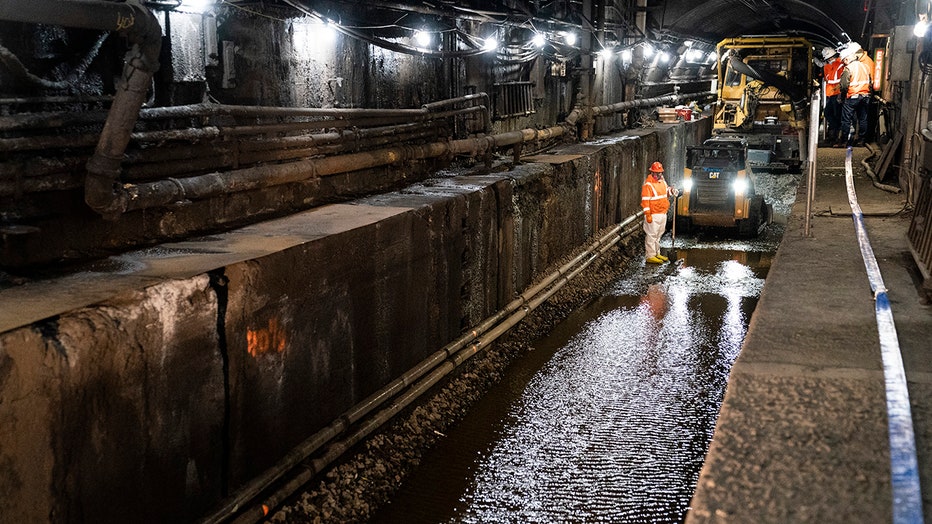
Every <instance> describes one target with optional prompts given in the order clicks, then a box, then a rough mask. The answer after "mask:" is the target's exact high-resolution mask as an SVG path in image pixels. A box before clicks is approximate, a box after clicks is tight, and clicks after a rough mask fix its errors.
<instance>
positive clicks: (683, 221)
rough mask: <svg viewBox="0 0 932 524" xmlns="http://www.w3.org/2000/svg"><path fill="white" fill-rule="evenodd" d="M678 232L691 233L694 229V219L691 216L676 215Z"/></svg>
mask: <svg viewBox="0 0 932 524" xmlns="http://www.w3.org/2000/svg"><path fill="white" fill-rule="evenodd" d="M675 220H676V232H677V233H690V232H692V229H693V221H692V219H691V218H689V217H680V216H678V217H676V218H675Z"/></svg>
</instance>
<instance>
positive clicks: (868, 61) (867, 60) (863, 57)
mask: <svg viewBox="0 0 932 524" xmlns="http://www.w3.org/2000/svg"><path fill="white" fill-rule="evenodd" d="M858 62H861V63H862V64H864V65H865V66H867V74H868V76H870V79H871V83H873V82H874V60H873V59H872V58H871V56H870V55H869V54H867V52H866V51H862V52H861V54H860V55H858Z"/></svg>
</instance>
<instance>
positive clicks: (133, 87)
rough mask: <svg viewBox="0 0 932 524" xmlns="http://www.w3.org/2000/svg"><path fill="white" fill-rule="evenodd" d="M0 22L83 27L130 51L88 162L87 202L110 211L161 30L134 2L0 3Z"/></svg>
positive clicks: (155, 63) (37, 0)
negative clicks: (121, 41) (115, 37)
mask: <svg viewBox="0 0 932 524" xmlns="http://www.w3.org/2000/svg"><path fill="white" fill-rule="evenodd" d="M0 19H2V20H9V21H13V22H26V23H44V24H56V25H62V26H66V27H76V28H83V29H100V30H105V31H117V32H120V33H122V34H125V35H126V37H127V39H128V40H129V42H130V44H132V47H130V49H129V51H128V52H127V53H126V57H125V63H124V66H123V76H122V78H121V82H120V84H119V85H118V86H117V91H116V95H115V96H114V98H113V104H112V105H111V106H110V112H109V113H108V115H107V120H106V122H105V123H104V129H103V131H102V132H101V134H100V139H99V140H98V142H97V148H96V150H95V151H94V156H92V157H91V159H90V160H89V161H88V163H87V180H86V182H85V200H86V201H87V203H88V205H90V206H91V208H93V209H94V210H96V211H98V212H100V213H102V214H105V215H109V214H112V213H113V200H114V199H113V198H112V196H111V195H113V194H114V192H115V191H117V188H118V186H119V178H120V162H121V161H122V160H123V153H124V151H126V146H127V144H129V140H130V133H131V132H132V131H133V127H134V126H135V124H136V120H137V118H138V116H139V109H140V108H141V107H142V104H143V103H144V102H145V101H146V93H147V91H148V90H149V87H150V84H151V81H152V75H154V74H155V72H156V71H158V69H159V52H160V50H161V46H162V27H161V26H160V25H159V22H158V20H157V19H156V18H155V15H153V14H152V12H151V11H149V9H147V8H146V7H145V6H143V5H142V2H140V1H138V0H126V1H125V2H123V3H116V2H89V1H84V0H74V1H68V2H62V1H58V0H33V1H30V2H2V3H0Z"/></svg>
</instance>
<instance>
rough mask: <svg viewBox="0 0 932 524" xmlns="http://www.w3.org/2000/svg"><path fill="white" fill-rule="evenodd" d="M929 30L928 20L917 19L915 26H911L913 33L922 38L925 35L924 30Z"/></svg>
mask: <svg viewBox="0 0 932 524" xmlns="http://www.w3.org/2000/svg"><path fill="white" fill-rule="evenodd" d="M928 30H929V22H926V21H925V20H919V21H918V22H916V26H915V27H913V34H914V35H916V36H918V37H919V38H922V37H924V36H926V32H927V31H928Z"/></svg>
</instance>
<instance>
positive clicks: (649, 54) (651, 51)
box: [644, 44, 654, 58]
mask: <svg viewBox="0 0 932 524" xmlns="http://www.w3.org/2000/svg"><path fill="white" fill-rule="evenodd" d="M652 56H654V48H653V47H651V45H650V44H645V45H644V58H650V57H652Z"/></svg>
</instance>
